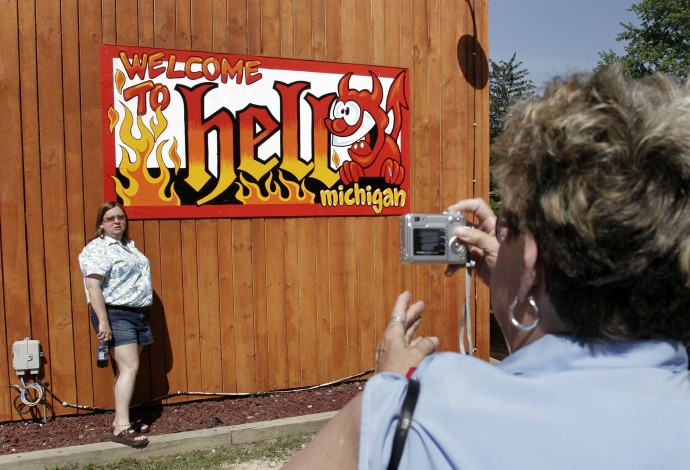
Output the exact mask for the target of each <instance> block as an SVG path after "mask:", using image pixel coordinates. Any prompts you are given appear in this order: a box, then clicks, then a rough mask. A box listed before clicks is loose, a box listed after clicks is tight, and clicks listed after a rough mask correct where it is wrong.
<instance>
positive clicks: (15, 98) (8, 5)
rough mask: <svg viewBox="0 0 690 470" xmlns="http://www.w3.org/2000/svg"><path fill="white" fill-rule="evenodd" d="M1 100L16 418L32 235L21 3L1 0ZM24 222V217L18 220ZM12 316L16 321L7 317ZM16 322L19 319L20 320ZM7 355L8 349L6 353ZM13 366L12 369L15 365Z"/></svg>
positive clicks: (2, 241)
mask: <svg viewBox="0 0 690 470" xmlns="http://www.w3.org/2000/svg"><path fill="white" fill-rule="evenodd" d="M0 14H1V15H0V38H2V44H3V47H2V50H0V61H1V63H2V64H3V66H2V67H0V83H2V84H3V86H2V87H1V88H0V105H1V106H2V109H3V112H4V115H5V117H4V118H3V119H2V120H0V131H1V132H2V135H3V136H4V148H5V149H6V150H7V154H6V155H5V158H2V159H0V174H2V178H3V183H2V185H0V214H2V219H0V254H2V263H1V265H2V266H1V268H0V271H2V274H3V276H2V278H0V279H2V290H3V299H2V300H3V305H2V307H3V308H2V314H3V315H2V322H1V323H2V325H1V326H0V347H1V348H0V351H6V354H4V356H5V357H2V358H0V378H1V380H0V385H1V386H0V388H4V390H0V413H2V416H4V417H5V419H13V418H14V419H16V418H17V416H16V414H15V415H13V414H12V411H11V410H12V409H11V407H10V393H9V388H8V385H9V384H10V383H11V381H12V380H15V379H16V373H15V372H14V369H13V368H12V367H10V365H9V358H10V357H12V355H11V354H12V344H13V343H14V342H15V341H19V340H22V339H24V338H25V337H27V336H30V334H31V330H30V324H29V296H28V285H27V261H26V249H27V247H26V238H25V235H24V227H23V224H22V223H21V222H22V221H23V220H24V190H23V188H22V142H21V127H20V123H21V117H22V116H21V101H20V89H19V81H20V76H19V71H20V69H19V65H20V64H19V44H18V26H19V25H18V21H19V20H18V18H17V3H16V2H3V3H2V4H1V5H0ZM18 222H19V223H18ZM7 317H10V318H12V321H11V322H10V321H7ZM15 322H16V323H15ZM0 355H3V354H0ZM10 369H11V370H10Z"/></svg>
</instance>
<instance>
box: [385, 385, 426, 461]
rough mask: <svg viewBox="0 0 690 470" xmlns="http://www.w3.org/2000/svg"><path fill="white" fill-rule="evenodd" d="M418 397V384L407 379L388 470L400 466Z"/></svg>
mask: <svg viewBox="0 0 690 470" xmlns="http://www.w3.org/2000/svg"><path fill="white" fill-rule="evenodd" d="M418 396H419V382H418V381H417V380H415V379H409V380H408V382H407V393H405V399H404V400H403V405H402V409H401V410H400V416H399V417H398V426H397V428H396V429H395V434H394V435H393V448H392V449H391V459H390V460H389V461H388V470H395V469H396V468H398V464H400V457H402V453H403V449H404V448H405V440H406V439H407V431H409V429H410V424H411V423H412V415H413V414H414V408H415V406H416V405H417V397H418Z"/></svg>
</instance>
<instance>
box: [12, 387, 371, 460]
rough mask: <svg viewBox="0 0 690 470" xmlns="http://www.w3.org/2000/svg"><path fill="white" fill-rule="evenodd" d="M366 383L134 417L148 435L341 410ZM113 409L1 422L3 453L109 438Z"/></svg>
mask: <svg viewBox="0 0 690 470" xmlns="http://www.w3.org/2000/svg"><path fill="white" fill-rule="evenodd" d="M363 387H364V382H363V381H356V382H348V383H343V384H339V385H333V386H329V387H323V388H317V389H312V390H300V391H294V392H289V393H274V394H266V395H258V396H250V397H242V398H215V399H209V400H202V401H193V402H188V403H179V404H173V405H162V406H148V407H137V408H134V409H133V410H132V414H131V416H132V419H133V420H141V421H142V422H144V423H148V424H149V425H150V426H151V432H150V433H149V434H148V435H149V436H152V435H153V436H155V435H159V434H171V433H174V432H182V431H195V430H199V429H206V428H211V427H217V426H231V425H236V424H245V423H249V422H257V421H269V420H273V419H279V418H288V417H292V416H302V415H308V414H313V413H323V412H327V411H336V410H339V409H340V408H342V407H343V406H344V405H345V404H346V403H347V402H348V401H350V400H351V399H352V398H353V397H354V396H355V395H357V393H359V392H360V391H361V390H362V388H363ZM112 419H113V412H112V411H108V412H100V413H89V414H82V415H75V416H62V417H57V418H55V419H53V420H52V421H49V422H48V423H43V422H42V421H41V420H39V421H32V420H27V421H15V422H5V423H2V424H0V454H12V453H19V452H29V451H33V450H41V449H55V448H58V447H66V446H74V445H81V444H91V443H94V442H105V441H108V440H109V438H110V434H109V431H108V427H109V426H110V424H111V423H112Z"/></svg>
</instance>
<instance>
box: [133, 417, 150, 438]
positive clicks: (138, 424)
mask: <svg viewBox="0 0 690 470" xmlns="http://www.w3.org/2000/svg"><path fill="white" fill-rule="evenodd" d="M132 429H134V430H135V431H136V432H138V433H140V434H146V433H147V432H149V431H150V430H151V426H149V425H148V424H146V423H144V422H142V421H141V420H140V419H138V420H136V421H135V422H133V423H132Z"/></svg>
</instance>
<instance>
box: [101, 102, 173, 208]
mask: <svg viewBox="0 0 690 470" xmlns="http://www.w3.org/2000/svg"><path fill="white" fill-rule="evenodd" d="M124 110H125V116H124V118H123V121H122V125H121V126H120V140H121V141H122V143H123V144H125V146H126V147H128V148H129V149H131V150H132V151H133V153H134V155H135V160H134V162H132V161H130V157H129V152H128V151H127V148H126V147H125V146H121V150H122V161H121V163H120V174H121V175H122V176H124V177H125V178H126V179H127V180H128V181H129V185H128V187H126V188H125V187H124V185H123V184H122V182H121V181H120V180H119V179H118V178H117V177H115V176H113V175H111V178H112V179H113V181H114V182H115V192H117V194H118V196H120V197H121V198H122V202H123V204H124V205H125V206H148V205H150V206H164V205H176V206H179V205H180V198H179V197H178V195H177V194H176V193H175V188H174V183H173V185H172V186H171V188H170V196H167V195H166V194H165V188H166V187H167V186H168V183H169V182H170V172H169V171H168V169H167V168H166V166H165V164H164V162H163V146H164V145H165V144H166V143H167V142H168V140H163V141H162V142H157V140H158V138H159V137H160V135H161V134H162V133H163V131H164V130H165V128H166V127H167V125H168V121H167V119H165V117H164V116H163V113H162V112H161V110H160V108H158V109H156V117H155V119H154V118H151V121H150V123H149V124H150V127H147V126H146V125H145V124H144V122H143V119H142V117H141V116H137V124H136V125H137V129H138V130H139V133H140V134H141V137H140V138H136V137H134V136H133V135H132V129H133V128H134V119H133V116H132V113H131V112H130V110H129V109H128V108H127V107H126V106H124ZM108 117H109V119H110V132H113V129H114V128H115V125H116V124H117V121H118V119H119V118H120V116H119V115H118V113H117V111H116V110H115V109H113V108H112V107H111V108H110V109H109V110H108ZM154 151H155V152H156V161H157V162H158V167H159V168H160V175H159V176H157V177H156V176H152V175H151V172H150V171H149V169H148V168H147V167H146V161H147V159H148V157H149V155H151V153H152V152H154ZM168 156H169V157H170V159H171V160H172V161H173V163H174V165H175V170H174V171H175V173H176V174H177V171H178V170H179V169H180V161H181V159H180V156H179V155H178V154H177V139H173V142H172V145H171V147H170V150H169V151H168Z"/></svg>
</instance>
